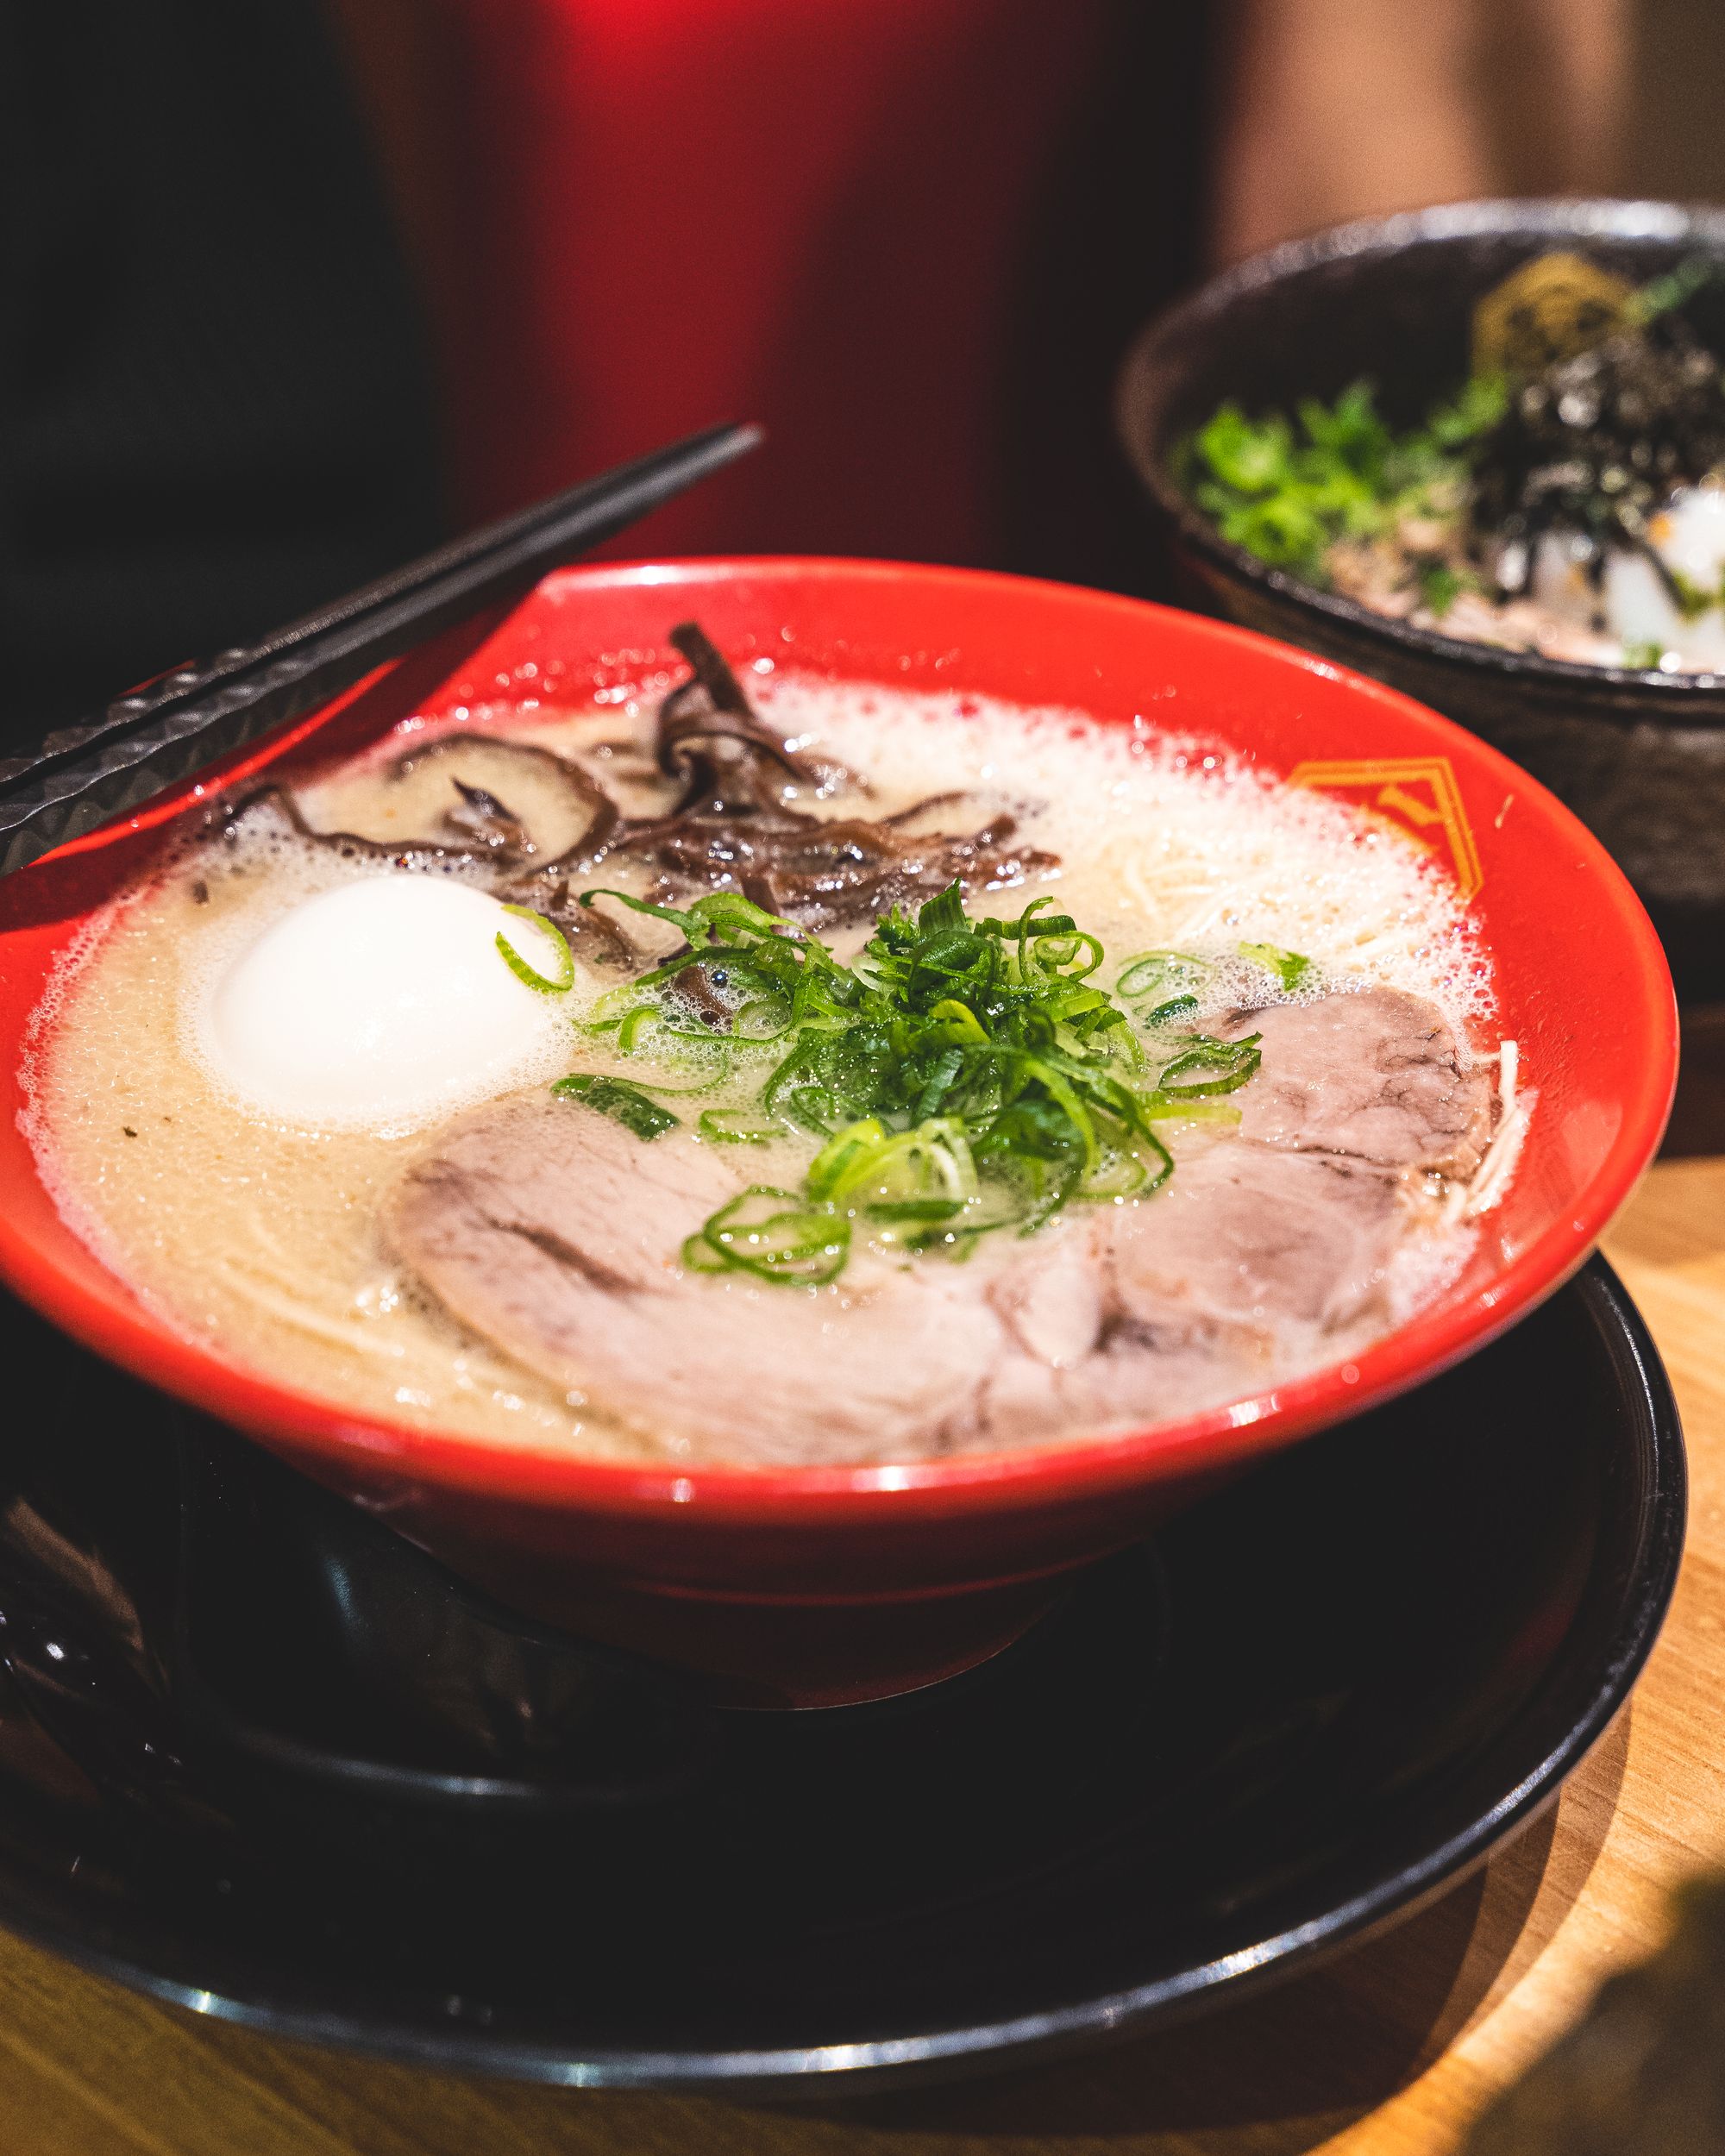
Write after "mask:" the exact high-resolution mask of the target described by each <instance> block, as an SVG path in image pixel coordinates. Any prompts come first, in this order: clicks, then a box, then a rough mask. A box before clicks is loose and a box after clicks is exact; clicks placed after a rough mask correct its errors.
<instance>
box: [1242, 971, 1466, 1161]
mask: <svg viewBox="0 0 1725 2156" xmlns="http://www.w3.org/2000/svg"><path fill="white" fill-rule="evenodd" d="M1218 1031H1219V1032H1220V1035H1221V1037H1223V1038H1224V1039H1226V1040H1239V1039H1240V1038H1241V1037H1243V1036H1245V1034H1248V1033H1258V1034H1259V1035H1261V1036H1262V1043H1261V1047H1262V1054H1263V1057H1264V1061H1263V1063H1262V1065H1261V1066H1260V1068H1259V1069H1258V1073H1257V1075H1255V1076H1254V1077H1253V1078H1251V1080H1250V1081H1249V1082H1248V1083H1247V1084H1246V1085H1245V1086H1244V1087H1241V1089H1240V1090H1239V1093H1237V1094H1234V1096H1233V1099H1234V1100H1235V1101H1236V1103H1237V1104H1238V1106H1239V1109H1240V1112H1241V1121H1240V1134H1241V1136H1242V1137H1244V1138H1256V1139H1258V1140H1260V1141H1261V1142H1262V1143H1263V1144H1266V1145H1277V1146H1294V1147H1298V1148H1301V1149H1302V1150H1308V1151H1318V1152H1326V1153H1340V1154H1348V1155H1351V1156H1353V1157H1354V1158H1356V1159H1358V1160H1364V1161H1372V1162H1376V1163H1378V1164H1379V1165H1380V1166H1383V1167H1386V1168H1410V1169H1442V1170H1444V1171H1446V1173H1448V1174H1451V1175H1460V1176H1467V1175H1471V1174H1472V1173H1473V1171H1474V1169H1476V1168H1477V1167H1478V1165H1479V1162H1480V1156H1481V1154H1482V1153H1483V1151H1484V1147H1485V1143H1486V1139H1487V1138H1488V1137H1489V1136H1490V1116H1491V1086H1490V1080H1489V1078H1488V1075H1487V1073H1486V1071H1485V1070H1484V1069H1479V1068H1477V1066H1475V1065H1474V1064H1473V1062H1472V1061H1471V1058H1470V1057H1469V1056H1468V1055H1467V1053H1466V1051H1465V1049H1464V1048H1463V1046H1462V1044H1460V1043H1459V1042H1458V1040H1457V1038H1456V1036H1455V1032H1454V1031H1453V1029H1452V1026H1451V1025H1450V1023H1449V1020H1448V1019H1447V1018H1446V1017H1445V1016H1444V1014H1443V1012H1441V1011H1440V1010H1439V1009H1438V1007H1437V1006H1436V1005H1435V1004H1431V1003H1427V1002H1426V1001H1425V1000H1424V999H1423V998H1422V997H1420V996H1415V995H1409V994H1408V993H1405V991H1403V990H1402V989H1400V988H1362V989H1358V990H1355V991H1352V992H1348V993H1338V994H1334V995H1327V996H1324V997H1322V998H1320V1000H1318V1001H1317V1002H1314V1003H1279V1004H1271V1005H1270V1006H1268V1007H1267V1008H1265V1009H1264V1010H1260V1011H1245V1012H1235V1013H1234V1014H1233V1016H1232V1017H1231V1018H1229V1019H1228V1020H1227V1021H1226V1023H1225V1024H1224V1025H1222V1026H1220V1028H1219V1029H1218Z"/></svg>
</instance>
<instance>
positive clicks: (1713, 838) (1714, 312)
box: [1117, 201, 1725, 996]
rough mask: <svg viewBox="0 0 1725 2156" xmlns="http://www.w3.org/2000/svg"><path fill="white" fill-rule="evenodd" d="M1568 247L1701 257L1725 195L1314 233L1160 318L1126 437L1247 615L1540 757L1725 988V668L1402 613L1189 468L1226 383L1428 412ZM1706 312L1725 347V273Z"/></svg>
mask: <svg viewBox="0 0 1725 2156" xmlns="http://www.w3.org/2000/svg"><path fill="white" fill-rule="evenodd" d="M1556 248H1567V249H1572V250H1573V251H1574V252H1576V253H1578V254H1584V255H1586V256H1587V257H1588V258H1589V259H1590V260H1593V261H1596V262H1597V263H1599V264H1600V265H1601V266H1603V267H1604V268H1607V269H1610V270H1613V271H1615V272H1617V273H1620V274H1622V275H1623V276H1626V277H1628V278H1630V279H1633V280H1634V281H1636V282H1638V283H1639V282H1642V281H1645V280H1646V279H1649V278H1653V277H1657V276H1659V274H1660V273H1662V272H1663V271H1665V270H1669V269H1672V268H1674V267H1675V266H1677V265H1678V263H1679V262H1682V261H1684V260H1688V259H1690V258H1691V257H1692V256H1697V255H1700V256H1703V257H1711V258H1714V259H1716V260H1718V261H1719V262H1720V263H1721V265H1722V266H1725V211H1721V210H1705V209H1689V208H1684V207H1682V206H1680V205H1678V204H1672V203H1660V202H1568V201H1547V202H1470V203H1458V204H1450V205H1448V206H1446V207H1443V208H1440V209H1433V210H1415V211H1410V212H1408V213H1407V214H1405V215H1402V216H1394V217H1380V218H1372V219H1369V220H1366V221H1364V222H1360V223H1358V224H1349V225H1342V226H1340V227H1339V228H1338V229H1335V230H1334V231H1331V232H1323V233H1320V234H1318V235H1317V236H1316V237H1315V238H1313V239H1308V240H1298V241H1293V242H1291V243H1290V244H1289V245H1288V246H1285V247H1280V248H1275V249H1274V250H1273V251H1272V252H1270V254H1261V255H1258V257H1256V258H1255V259H1254V260H1251V261H1249V262H1244V263H1241V264H1240V265H1239V266H1238V267H1237V268H1234V269H1231V270H1228V271H1226V273H1224V274H1222V275H1221V276H1220V277H1216V278H1213V279H1211V281H1210V282H1209V283H1208V285H1204V286H1203V287H1202V288H1201V290H1200V291H1196V292H1195V293H1194V294H1193V295H1192V296H1191V297H1190V298H1188V299H1186V300H1183V301H1182V302H1181V303H1180V304H1178V305H1177V306H1176V307H1174V308H1173V309H1171V310H1170V311H1169V312H1168V313H1166V314H1164V315H1162V316H1160V317H1158V318H1157V320H1156V321H1155V322H1153V323H1151V325H1150V327H1149V328H1148V329H1146V330H1145V333H1144V335H1142V336H1141V337H1140V338H1139V340H1138V343H1137V344H1136V345H1135V346H1134V348H1133V349H1132V354H1131V355H1130V357H1129V359H1128V360H1127V361H1126V367H1125V368H1124V370H1123V372H1122V374H1121V377H1120V388H1119V396H1118V406H1117V416H1118V422H1119V426H1120V436H1121V439H1122V441H1123V442H1124V444H1125V446H1126V451H1127V454H1128V455H1129V456H1130V458H1131V460H1132V464H1133V466H1134V467H1135V469H1136V471H1137V473H1138V478H1139V479H1140V480H1141V482H1142V485H1143V488H1144V492H1145V498H1146V499H1147V501H1148V503H1149V505H1150V508H1151V514H1152V517H1153V518H1154V520H1155V523H1156V524H1157V530H1158V532H1159V534H1160V536H1161V538H1162V541H1163V542H1164V545H1165V546H1166V547H1168V548H1170V550H1171V552H1172V555H1173V557H1174V562H1175V566H1176V571H1184V572H1186V573H1188V575H1190V573H1195V575H1196V578H1197V579H1198V580H1199V588H1200V590H1201V592H1203V593H1205V594H1208V597H1209V598H1210V599H1212V600H1213V601H1214V602H1217V603H1219V604H1220V608H1221V610H1222V611H1225V612H1226V613H1228V614H1230V615H1232V616H1233V617H1234V618H1235V619H1236V620H1239V621H1241V622H1244V623H1245V624H1247V625H1248V626H1249V627H1251V628H1253V629H1260V630H1264V631H1266V632H1267V633H1268V634H1270V635H1271V636H1280V637H1283V638H1284V639H1285V640H1286V641H1288V642H1290V643H1296V644H1302V645H1303V646H1304V647H1305V648H1306V649H1308V650H1311V651H1315V652H1318V653H1320V654H1321V655H1323V656H1324V657H1326V658H1330V659H1335V660H1339V661H1342V662H1343V663H1345V664H1346V665H1348V666H1351V667H1358V669H1359V670H1360V671H1361V672H1362V673H1364V674H1375V675H1376V676H1377V678H1378V680H1383V681H1388V682H1389V683H1390V684H1391V685H1392V686H1395V687H1396V688H1398V689H1402V690H1405V691H1406V692H1407V693H1408V694H1409V695H1410V696H1415V697H1417V698H1418V699H1420V700H1421V703H1424V704H1429V705H1432V706H1433V708H1434V709H1436V710H1438V711H1443V712H1445V713H1446V715H1447V716H1448V717H1449V718H1453V719H1457V720H1458V721H1459V722H1460V723H1461V724H1463V725H1464V726H1467V727H1471V729H1472V730H1473V731H1474V732H1475V733H1477V734H1480V735H1482V736H1484V738H1485V739H1486V740H1487V741H1490V742H1491V743H1493V744H1494V745H1495V746H1496V747H1497V748H1499V749H1502V750H1503V751H1504V753H1505V754H1506V755H1510V756H1513V757H1514V758H1515V760H1516V761H1517V762H1519V763H1521V764H1523V765H1525V766H1526V768H1527V769H1528V770H1529V771H1531V772H1532V773H1533V774H1534V776H1535V777H1536V778H1538V779H1540V780H1543V781H1544V782H1545V784H1546V786H1548V787H1551V789H1552V791H1553V793H1556V794H1558V795H1559V796H1560V797H1561V799H1564V800H1565V801H1566V802H1567V803H1568V804H1569V805H1570V806H1571V808H1572V809H1574V810H1575V812H1577V814H1578V815H1579V816H1580V817H1581V818H1583V820H1584V822H1586V823H1588V824H1590V825H1591V826H1592V827H1593V829H1594V830H1596V831H1597V832H1598V834H1599V836H1600V837H1601V838H1602V839H1603V840H1604V842H1605V843H1606V844H1607V846H1609V848H1610V849H1611V851H1612V853H1613V854H1615V856H1616V858H1617V860H1618V861H1619V862H1621V863H1622V867H1623V868H1625V869H1626V870H1627V871H1628V875H1629V877H1630V880H1631V881H1633V882H1634V885H1635V887H1636V888H1637V890H1638V891H1639V892H1640V894H1641V897H1642V899H1644V900H1645V901H1646V903H1647V907H1648V910H1649V911H1650V912H1651V913H1652V914H1653V918H1654V920H1655V922H1656V923H1657V924H1658V925H1659V931H1660V933H1661V934H1662V936H1663V937H1665V943H1666V948H1667V950H1668V951H1669V952H1670V954H1671V956H1672V965H1673V969H1674V971H1676V972H1677V974H1678V985H1679V987H1680V988H1681V989H1683V990H1684V992H1685V993H1689V994H1692V995H1697V996H1698V995H1716V994H1720V993H1725V935H1722V933H1721V931H1722V929H1725V675H1722V674H1657V673H1640V672H1636V671H1634V670H1632V669H1629V668H1627V667H1587V666H1576V665H1572V664H1570V663H1567V662H1565V661H1560V660H1555V659H1544V658H1540V657H1539V656H1537V655H1534V654H1531V653H1526V652H1514V651H1503V650H1500V649H1496V648H1495V647H1493V646H1491V645H1489V644H1478V643H1469V642H1464V641H1463V640H1462V639H1460V638H1459V637H1455V636H1441V635H1439V634H1437V633H1435V632H1433V631H1432V630H1424V629H1415V628H1413V627H1411V626H1410V625H1409V624H1408V623H1406V622H1402V621H1392V620H1390V619H1389V618H1388V617H1385V616H1383V615H1381V614H1375V613H1373V612H1371V611H1370V610H1369V609H1368V608H1366V607H1364V606H1361V605H1357V604H1356V603H1355V602H1354V601H1352V600H1351V599H1342V598H1339V597H1338V596H1337V595H1336V594H1335V593H1333V592H1320V591H1314V589H1313V588H1312V587H1311V586H1309V585H1307V584H1304V583H1302V582H1301V581H1300V580H1299V579H1298V578H1297V577H1295V576H1292V575H1290V574H1289V573H1287V572H1286V571H1285V570H1281V569H1273V568H1270V567H1268V566H1267V565H1266V564H1265V563H1264V562H1262V561H1258V559H1257V557H1256V556H1255V555H1250V554H1248V553H1246V552H1245V549H1244V548H1240V547H1235V546H1231V545H1229V544H1228V542H1226V540H1224V539H1223V538H1221V537H1220V535H1219V534H1218V533H1217V531H1216V530H1215V528H1214V525H1212V524H1211V523H1210V522H1209V520H1208V517H1205V516H1204V515H1203V513H1202V512H1201V511H1200V510H1198V509H1197V508H1195V506H1194V505H1193V504H1192V503H1191V502H1190V501H1189V499H1188V498H1186V496H1185V494H1184V492H1182V489H1181V487H1180V486H1179V485H1178V484H1177V482H1176V478H1175V476H1174V473H1173V469H1172V459H1173V453H1174V450H1175V448H1176V445H1177V444H1178V443H1179V442H1180V441H1181V440H1182V437H1183V436H1186V435H1187V434H1188V433H1189V431H1190V430H1191V429H1193V428H1194V427H1196V426H1199V425H1201V424H1202V423H1203V422H1204V421H1205V420H1206V419H1207V418H1208V417H1209V415H1210V414H1211V412H1213V411H1214V410H1215V408H1216V406H1217V405H1218V404H1220V402H1221V401H1222V400H1223V398H1236V399H1238V401H1239V403H1240V404H1243V405H1244V406H1245V409H1246V410H1247V411H1252V412H1258V411H1265V410H1268V409H1270V408H1272V407H1277V406H1282V407H1286V406H1288V405H1290V404H1292V403H1293V401H1294V400H1295V398H1299V397H1302V396H1319V397H1333V396H1334V395H1335V394H1336V393H1337V392H1339V391H1340V390H1341V389H1343V388H1345V387H1346V385H1347V384H1348V383H1350V382H1352V381H1355V380H1357V379H1358V378H1359V377H1360V376H1362V375H1364V376H1368V377H1370V378H1371V379H1373V380H1374V381H1375V382H1376V383H1377V385H1378V386H1379V392H1380V398H1381V402H1382V405H1383V410H1384V411H1385V412H1386V413H1387V414H1388V415H1389V417H1391V418H1392V419H1394V420H1396V422H1398V423H1413V422H1415V420H1417V419H1418V418H1420V417H1421V416H1422V415H1423V413H1424V412H1425V411H1426V410H1427V407H1428V406H1429V405H1430V404H1432V403H1433V400H1434V399H1435V398H1438V397H1440V396H1441V395H1443V394H1445V393H1446V392H1449V391H1451V390H1452V389H1453V388H1454V387H1455V386H1456V385H1457V384H1458V382H1459V381H1460V380H1461V379H1463V377H1464V376H1465V374H1466V373H1467V372H1468V366H1469V343H1470V336H1471V315H1472V310H1473V305H1474V302H1475V301H1476V300H1477V298H1479V297H1480V296H1481V294H1482V293H1484V292H1486V291H1490V289H1491V287H1492V286H1493V285H1496V284H1497V283H1499V282H1500V281H1501V280H1502V279H1503V278H1505V277H1507V276H1508V275H1509V273H1510V272H1511V271H1512V270H1514V269H1515V268H1516V267H1517V266H1519V265H1520V264H1521V263H1522V262H1525V261H1527V260H1529V259H1530V258H1532V257H1533V256H1534V255H1538V254H1546V253H1549V252H1551V251H1552V250H1553V249H1556ZM1689 312H1690V317H1691V320H1692V321H1693V322H1694V323H1695V324H1696V326H1697V329H1699V330H1700V332H1701V334H1702V335H1703V336H1704V337H1705V338H1707V340H1708V341H1709V343H1711V345H1712V346H1713V348H1714V349H1715V350H1716V351H1719V352H1722V353H1725V279H1721V280H1719V281H1718V282H1717V283H1716V285H1711V286H1709V287H1704V288H1703V291H1701V292H1700V293H1699V294H1698V295H1697V298H1695V299H1694V300H1693V301H1692V302H1691V307H1690V310H1689Z"/></svg>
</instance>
